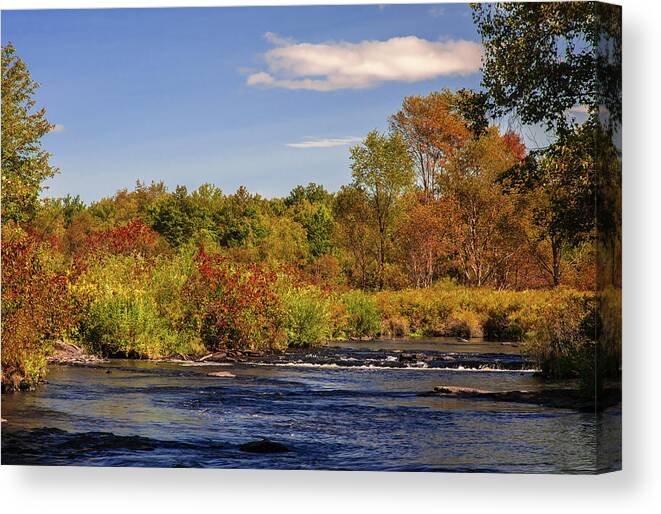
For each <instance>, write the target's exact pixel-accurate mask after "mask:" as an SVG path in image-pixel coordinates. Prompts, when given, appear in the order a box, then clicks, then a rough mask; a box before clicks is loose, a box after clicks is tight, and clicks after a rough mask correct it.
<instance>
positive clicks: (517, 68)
mask: <svg viewBox="0 0 661 514" xmlns="http://www.w3.org/2000/svg"><path fill="white" fill-rule="evenodd" d="M471 7H472V9H473V19H474V21H475V24H476V26H477V30H478V32H479V33H480V36H481V38H482V44H483V46H484V57H483V67H482V73H483V75H482V85H483V86H484V88H485V89H486V91H487V92H488V98H489V101H488V103H489V107H490V111H491V113H492V114H494V115H496V116H500V115H504V114H508V113H514V114H517V115H518V116H519V117H520V118H521V121H522V122H523V123H525V124H537V123H544V124H546V125H547V126H548V127H549V128H550V129H553V128H557V127H558V126H562V125H564V124H565V123H566V119H567V111H568V110H569V109H571V108H573V107H576V106H578V105H582V106H585V107H586V108H587V110H588V111H589V112H591V113H595V114H596V113H599V112H600V107H601V106H602V105H605V107H606V110H607V112H608V113H609V118H610V120H609V121H610V125H611V126H618V125H619V118H620V115H621V109H622V59H621V51H622V17H621V8H620V7H618V6H614V5H608V4H602V3H598V2H552V3H551V2H540V3H528V2H522V3H518V2H505V3H484V4H472V5H471Z"/></svg>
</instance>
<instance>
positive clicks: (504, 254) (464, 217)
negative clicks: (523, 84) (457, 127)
mask: <svg viewBox="0 0 661 514" xmlns="http://www.w3.org/2000/svg"><path fill="white" fill-rule="evenodd" d="M515 162H516V157H515V156H514V155H513V153H512V149H511V146H510V144H508V142H507V139H505V138H504V137H503V136H501V135H500V134H499V133H498V129H497V128H496V127H491V128H489V129H488V130H487V131H486V132H485V134H484V135H482V136H481V137H479V138H475V139H473V140H471V141H470V142H469V143H467V144H466V145H465V147H464V148H463V149H462V150H461V152H459V153H458V154H457V156H456V158H455V159H454V161H453V164H452V166H451V168H450V170H449V172H448V174H447V176H446V177H445V185H444V189H445V191H446V194H445V196H446V198H447V199H452V202H451V203H448V204H447V208H452V207H454V213H453V215H454V217H455V219H456V220H457V223H458V231H457V234H456V236H455V243H456V245H457V259H456V266H457V270H458V272H459V276H460V277H461V279H462V281H464V282H465V283H467V284H470V285H474V286H483V285H487V284H493V285H496V286H498V287H504V286H507V285H508V281H509V277H508V274H509V272H510V269H511V265H512V262H513V258H514V257H515V255H516V254H517V252H519V251H520V249H521V247H522V244H523V238H522V231H521V227H520V218H519V216H518V213H517V211H516V209H515V205H514V203H513V201H512V199H511V198H509V197H508V196H507V195H506V194H504V192H503V191H502V188H501V187H500V185H499V184H497V179H498V177H499V176H500V174H501V173H503V172H504V171H505V170H508V169H510V168H511V167H512V166H513V165H514V164H515ZM446 217H449V213H448V214H446Z"/></svg>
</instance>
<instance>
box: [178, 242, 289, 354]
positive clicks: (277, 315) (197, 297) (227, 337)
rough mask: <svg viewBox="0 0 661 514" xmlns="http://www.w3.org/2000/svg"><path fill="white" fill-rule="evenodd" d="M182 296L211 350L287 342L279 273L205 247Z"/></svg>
mask: <svg viewBox="0 0 661 514" xmlns="http://www.w3.org/2000/svg"><path fill="white" fill-rule="evenodd" d="M195 264H196V270H195V271H194V272H193V274H192V275H191V277H190V279H189V280H188V283H187V284H186V287H185V289H184V295H185V296H187V300H188V304H189V305H190V306H191V308H192V315H193V316H195V317H197V318H198V319H197V321H198V323H199V329H200V333H201V337H202V341H203V342H204V344H205V345H206V346H207V348H209V349H219V348H236V349H242V350H246V349H249V350H261V349H266V348H277V347H279V346H280V345H281V344H283V342H284V337H285V335H284V330H283V328H282V314H281V307H280V299H279V298H278V296H277V294H276V293H275V291H274V285H275V282H276V279H277V277H276V274H275V273H273V272H272V271H268V270H266V269H264V268H263V267H261V266H259V265H257V264H248V265H246V264H236V263H232V262H230V261H229V260H227V259H226V258H225V257H222V256H220V255H209V254H207V253H206V252H205V251H204V249H200V250H199V251H198V254H197V256H196V257H195Z"/></svg>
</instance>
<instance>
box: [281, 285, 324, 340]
mask: <svg viewBox="0 0 661 514" xmlns="http://www.w3.org/2000/svg"><path fill="white" fill-rule="evenodd" d="M282 302H283V311H284V313H285V330H286V333H287V342H288V344H289V345H290V346H312V345H316V344H319V343H322V342H324V341H327V340H329V339H331V337H332V335H333V324H332V318H331V305H330V301H329V300H328V299H327V298H325V297H324V296H323V295H322V293H321V291H320V290H319V289H318V288H315V287H312V286H309V287H303V288H296V287H289V288H287V289H286V290H284V291H283V292H282Z"/></svg>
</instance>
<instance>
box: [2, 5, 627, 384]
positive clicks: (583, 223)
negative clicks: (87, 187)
mask: <svg viewBox="0 0 661 514" xmlns="http://www.w3.org/2000/svg"><path fill="white" fill-rule="evenodd" d="M507 5H508V6H511V7H508V8H507V9H510V11H508V10H507V9H505V11H502V12H500V11H497V10H496V11H493V12H491V11H484V10H483V9H487V8H482V7H479V6H476V7H474V11H475V19H476V24H477V25H478V27H479V28H480V32H481V34H482V36H483V43H484V44H485V47H486V55H487V57H486V59H485V70H484V73H485V80H484V82H485V84H486V85H487V86H488V85H489V81H490V80H491V79H493V75H494V73H502V71H499V70H502V69H503V68H502V66H500V67H498V66H495V67H494V70H496V71H491V72H490V71H489V64H490V60H489V59H490V58H491V59H496V60H497V59H501V60H506V59H510V58H513V57H512V55H511V53H512V52H516V51H518V50H517V49H516V48H514V49H511V50H510V51H509V53H508V51H506V50H507V49H505V50H503V45H502V44H500V42H499V41H500V40H499V35H498V34H499V30H501V29H502V30H511V27H509V26H505V27H504V29H503V26H502V24H503V23H506V24H511V23H513V20H514V21H516V22H517V23H519V24H521V23H532V24H534V23H535V20H536V18H535V16H537V17H539V16H540V13H542V15H544V11H540V10H539V9H537V8H535V7H530V6H525V7H516V6H515V5H514V4H507ZM540 5H546V4H540ZM572 5H573V4H572ZM535 9H537V10H535ZM553 9H555V8H553ZM497 15H499V16H502V17H503V18H502V19H500V18H498V17H497ZM546 15H548V16H555V17H557V18H559V21H564V22H565V23H566V24H567V27H566V29H567V30H568V31H571V30H578V29H577V28H576V27H574V25H573V23H574V22H573V21H571V20H572V18H571V16H574V15H577V13H574V12H572V13H567V12H565V11H564V10H562V9H556V10H553V11H550V12H549V13H547V14H546ZM526 16H532V18H530V19H528V18H526ZM537 21H539V20H537ZM556 21H558V20H556ZM590 27H591V26H590ZM579 29H580V27H579ZM581 30H583V29H581ZM527 36H529V37H533V38H534V37H535V35H534V34H527ZM539 37H544V36H543V35H539ZM490 45H491V46H490ZM531 78H534V77H531V76H530V75H529V76H527V77H526V80H530V79H531ZM519 79H520V78H519ZM540 80H541V77H540ZM36 87H37V85H36V83H34V82H33V80H32V79H31V77H30V75H29V73H28V71H27V67H26V66H25V63H24V62H23V61H22V60H21V59H20V58H19V57H17V56H16V54H15V50H14V48H13V47H12V46H11V45H8V46H6V47H4V48H3V53H2V96H3V103H2V125H3V132H2V264H3V266H2V286H3V287H2V321H3V326H2V339H3V348H2V350H3V351H2V367H3V375H2V377H3V387H5V388H14V387H21V386H29V385H30V384H32V383H34V381H36V380H38V379H39V377H40V376H41V375H42V373H43V370H44V366H45V359H46V357H47V355H48V351H49V345H50V343H51V342H52V341H54V340H56V339H58V338H68V339H70V340H72V341H76V342H78V343H80V344H82V345H83V346H85V347H86V348H88V349H89V350H90V351H93V352H95V353H98V354H101V355H106V356H133V357H147V358H155V357H165V356H177V355H179V356H185V355H191V354H193V355H195V354H202V353H203V352H206V351H210V350H217V349H221V348H228V347H235V348H240V349H250V350H281V349H284V348H286V347H287V346H289V345H312V344H318V343H321V342H324V341H328V340H331V339H341V338H348V337H374V336H377V335H388V336H402V335H451V336H460V337H471V336H486V337H489V338H498V339H509V340H523V341H524V343H525V344H526V349H527V351H528V352H529V353H530V355H531V356H532V357H533V358H534V359H535V360H536V362H537V364H538V365H539V366H540V367H541V368H542V369H543V370H544V371H545V373H546V374H547V375H548V376H572V375H581V376H588V377H589V376H590V375H594V374H595V369H594V367H591V366H593V364H591V362H593V361H594V359H591V358H590V356H591V352H592V354H593V353H594V351H595V349H596V348H597V347H598V346H599V340H600V337H602V335H603V334H606V333H607V334H608V341H609V342H608V349H609V350H608V351H607V352H606V351H604V352H603V353H604V354H607V355H608V356H609V360H608V362H609V369H608V370H607V372H605V375H612V374H613V372H614V370H615V372H616V371H617V368H618V366H619V364H618V362H619V347H617V348H616V346H617V342H616V340H617V338H618V337H619V332H618V330H619V328H618V327H617V326H616V325H617V324H616V323H613V324H608V323H603V322H602V321H601V318H603V317H604V316H602V315H601V314H603V313H604V312H609V313H610V314H608V316H610V318H609V319H611V318H614V317H617V312H618V309H619V294H618V293H617V288H618V287H619V265H618V262H619V252H620V250H619V243H618V241H619V238H620V235H619V228H618V227H619V225H618V220H619V218H618V216H619V210H618V209H619V205H618V203H617V201H616V202H615V203H613V202H612V201H608V202H603V204H600V205H598V206H597V210H598V209H601V211H599V212H597V215H595V212H596V211H595V198H597V197H598V196H599V195H598V193H599V192H600V191H608V192H609V194H611V197H610V199H611V200H612V199H613V198H615V197H614V196H613V193H614V192H617V188H618V186H619V175H618V173H619V154H618V153H617V150H616V148H615V147H614V145H613V143H612V130H613V128H612V127H610V126H608V125H605V124H604V121H603V119H601V118H600V117H599V112H598V106H597V108H594V109H593V107H592V106H591V105H589V104H588V101H587V99H586V98H584V97H583V96H581V95H580V94H578V93H577V94H574V95H573V96H571V97H570V98H569V99H568V100H565V101H566V102H569V105H568V106H566V107H565V106H564V105H560V106H557V105H555V106H553V107H554V108H553V109H552V108H550V107H549V108H546V107H544V106H543V105H542V106H541V107H540V106H539V105H538V106H537V108H540V109H545V114H544V115H543V116H541V117H540V119H533V118H534V116H533V114H534V111H533V110H531V109H532V108H531V109H529V110H528V111H526V110H525V109H524V107H526V106H519V110H520V111H521V112H522V113H523V114H524V117H525V116H528V117H529V118H530V119H526V120H525V121H526V122H534V123H541V122H546V123H548V126H549V130H552V131H553V133H554V138H553V143H551V144H550V145H549V146H547V147H545V148H541V149H540V148H531V149H527V148H526V146H525V144H524V142H523V140H522V138H521V137H520V136H519V135H518V134H517V133H515V132H514V131H511V130H508V131H503V130H502V129H500V128H499V125H498V124H495V123H494V122H493V121H490V120H493V118H491V117H490V115H494V114H496V113H497V109H498V108H501V109H502V108H506V107H507V106H506V103H505V102H503V101H501V100H500V99H499V95H503V94H504V92H503V91H501V90H497V89H496V88H493V87H492V88H491V89H487V90H486V91H485V92H479V93H478V92H473V91H469V90H460V91H450V90H447V89H444V90H441V91H436V92H430V93H429V94H428V95H426V96H411V97H406V98H404V99H403V101H402V106H401V109H400V110H399V111H398V112H395V113H393V114H392V116H391V117H390V118H389V119H388V120H387V121H388V127H389V128H388V130H387V131H385V132H378V131H372V132H370V133H369V134H368V135H367V136H366V137H365V139H364V140H363V141H362V143H360V144H358V145H356V146H355V147H353V148H351V149H350V162H351V179H350V181H348V183H347V184H346V185H344V186H343V187H341V188H340V190H339V191H336V192H330V191H327V190H326V189H325V188H324V187H323V186H321V185H318V184H313V183H310V184H308V185H300V186H297V187H295V188H293V189H292V191H291V192H290V193H289V194H288V195H287V196H286V197H284V198H265V197H262V196H260V195H257V194H252V193H250V192H249V191H247V190H246V189H245V188H243V187H240V188H239V189H238V190H236V191H235V192H232V193H227V192H223V191H222V190H220V189H219V188H218V187H216V186H214V185H213V184H210V183H209V184H204V185H202V186H200V187H198V188H197V189H195V190H193V191H189V190H188V189H187V188H186V187H184V186H177V187H176V188H174V189H173V190H169V189H168V188H167V187H166V185H165V184H164V183H162V182H153V183H151V184H145V183H142V182H138V183H137V184H136V186H135V188H134V189H132V190H121V191H119V192H117V193H116V194H114V195H113V196H111V197H107V198H103V199H100V200H98V201H95V202H92V203H89V204H86V203H84V202H83V201H81V199H80V198H79V197H75V196H66V197H64V198H49V197H45V198H42V197H41V196H40V193H41V190H42V184H43V181H44V180H45V179H46V178H48V177H49V176H52V175H53V174H54V173H55V172H56V170H54V169H53V168H52V167H51V166H50V164H49V163H48V157H49V156H48V154H47V153H46V152H45V151H43V150H42V148H41V145H40V141H41V138H42V137H43V136H44V135H45V134H46V133H48V131H49V130H51V128H52V126H51V125H50V123H49V122H48V121H47V120H46V118H45V111H44V110H43V109H42V110H39V111H38V110H35V109H34V99H33V96H34V93H35V91H36ZM505 96H507V99H508V100H509V101H511V100H512V95H505ZM553 101H556V100H555V99H553ZM575 104H588V107H587V109H586V110H587V115H586V118H587V119H586V121H583V122H581V123H578V122H576V120H575V119H572V118H570V117H569V116H568V115H567V114H566V113H567V109H568V108H570V107H572V106H574V105H575ZM599 105H601V104H599ZM547 107H548V106H547ZM558 109H561V110H562V116H559V117H558V116H556V117H553V116H551V114H553V113H555V112H556V111H557V110H558ZM595 141H597V142H598V144H597V145H596V146H595ZM595 148H598V149H599V150H598V151H597V152H595ZM604 162H605V163H606V165H604ZM604 166H605V167H604ZM596 170H599V171H604V170H605V171H606V173H604V174H602V175H601V176H602V177H604V176H605V177H606V179H605V180H604V179H603V178H600V179H597V177H598V176H599V175H598V174H597V173H596ZM604 220H605V221H604ZM604 276H608V277H609V280H606V282H604V280H605V279H604V278H603V277H604ZM595 289H597V290H603V291H606V290H607V291H608V293H607V294H606V295H601V296H600V295H595ZM604 298H607V301H602V300H603V299H604ZM600 313H601V314H600ZM608 316H607V317H608ZM595 345H597V346H595ZM604 348H605V347H604Z"/></svg>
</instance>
